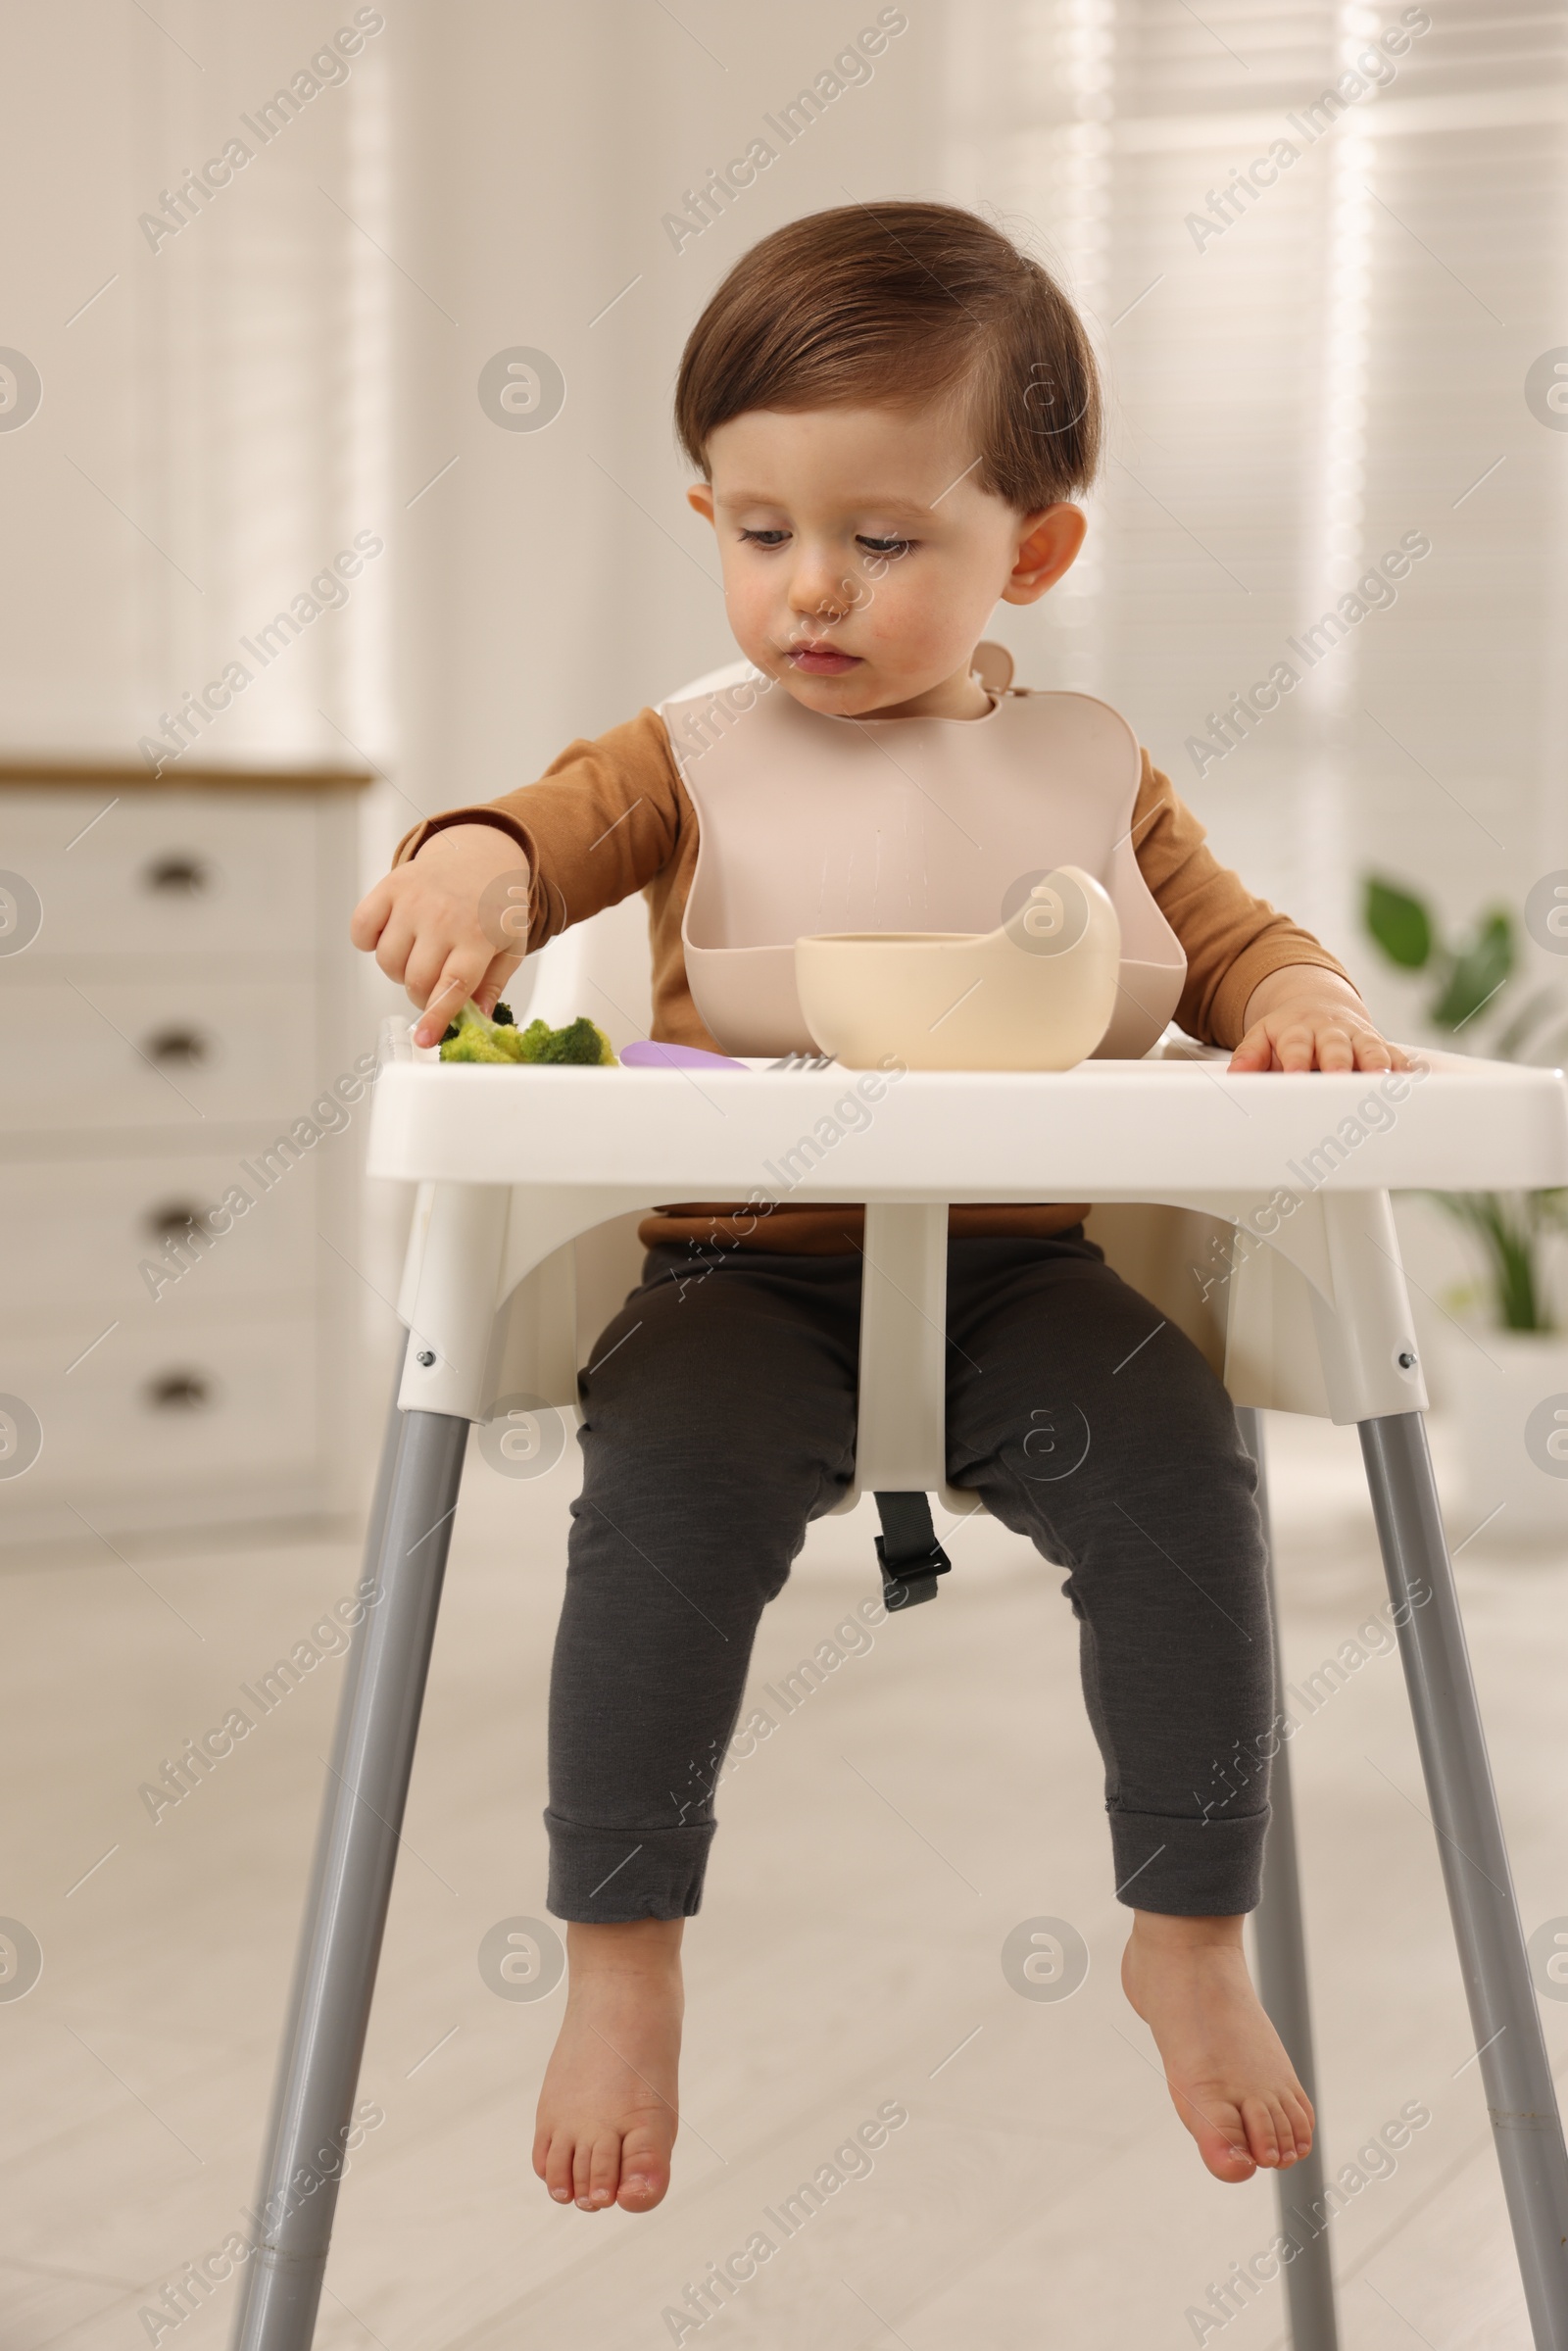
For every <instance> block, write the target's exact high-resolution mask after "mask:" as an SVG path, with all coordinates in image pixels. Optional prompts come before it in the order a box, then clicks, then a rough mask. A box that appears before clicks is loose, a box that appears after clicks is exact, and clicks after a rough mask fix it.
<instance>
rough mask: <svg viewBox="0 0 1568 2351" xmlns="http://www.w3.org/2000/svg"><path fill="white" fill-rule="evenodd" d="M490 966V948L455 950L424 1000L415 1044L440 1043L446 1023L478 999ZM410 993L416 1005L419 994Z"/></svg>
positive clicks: (413, 990) (411, 988)
mask: <svg viewBox="0 0 1568 2351" xmlns="http://www.w3.org/2000/svg"><path fill="white" fill-rule="evenodd" d="M489 963H490V950H489V948H488V946H481V947H478V948H473V947H468V948H454V949H453V951H452V953H451V954H450V955H448V956H447V959H446V961H445V962H444V963H443V965H442V966H441V971H440V975H439V977H438V978H437V980H436V982H435V985H434V987H433V988H432V989H431V990H430V992H429V994H428V996H426V998H425V1000H424V1010H423V1012H422V1013H421V1014H420V1016H419V1022H418V1026H417V1028H416V1030H415V1032H414V1042H415V1044H416V1045H439V1044H440V1042H441V1039H442V1037H443V1036H444V1035H445V1033H446V1027H447V1023H448V1022H449V1021H451V1020H455V1019H456V1018H457V1016H458V1013H459V1012H460V1011H461V1009H462V1007H463V1006H464V1004H466V1002H467V1001H468V998H469V997H470V996H474V997H476V995H477V991H478V988H479V984H480V982H481V981H482V980H483V978H484V975H485V972H486V970H487V968H488V966H489ZM409 994H410V995H411V996H412V997H413V998H414V1001H415V1003H416V1004H417V1003H418V1001H419V999H418V994H417V991H416V990H415V989H414V988H413V987H412V986H411V987H410V989H409Z"/></svg>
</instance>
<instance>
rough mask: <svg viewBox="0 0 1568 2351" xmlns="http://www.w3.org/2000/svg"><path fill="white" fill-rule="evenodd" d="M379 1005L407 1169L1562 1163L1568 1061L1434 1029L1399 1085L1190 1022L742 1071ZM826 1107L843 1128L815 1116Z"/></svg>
mask: <svg viewBox="0 0 1568 2351" xmlns="http://www.w3.org/2000/svg"><path fill="white" fill-rule="evenodd" d="M387 1028H388V1032H389V1034H388V1037H387V1040H386V1049H385V1057H384V1058H383V1062H382V1067H381V1072H380V1076H379V1080H378V1082H377V1085H376V1089H375V1102H374V1109H373V1113H372V1117H371V1125H370V1141H369V1160H368V1168H369V1173H370V1174H371V1175H375V1176H389V1177H394V1178H402V1179H404V1180H406V1181H415V1182H438V1183H457V1184H527V1185H534V1184H537V1185H548V1186H561V1185H574V1184H592V1185H632V1186H635V1187H637V1188H638V1189H639V1190H641V1191H643V1192H644V1193H645V1194H646V1197H647V1198H648V1199H649V1200H718V1199H727V1198H735V1199H745V1198H747V1197H749V1196H750V1195H751V1194H752V1193H753V1192H754V1191H756V1192H759V1193H761V1192H766V1193H771V1194H773V1195H774V1196H779V1195H782V1194H784V1193H787V1194H788V1195H789V1196H790V1197H791V1198H792V1199H794V1200H846V1199H849V1200H867V1199H874V1200H922V1199H923V1200H932V1199H939V1200H1039V1199H1041V1198H1046V1199H1058V1200H1088V1199H1094V1200H1117V1199H1124V1200H1139V1199H1148V1198H1150V1197H1151V1188H1152V1189H1153V1194H1154V1196H1155V1197H1159V1196H1164V1197H1169V1196H1170V1195H1171V1193H1172V1192H1178V1193H1192V1192H1197V1191H1222V1192H1235V1191H1238V1190H1246V1191H1253V1190H1262V1191H1265V1192H1271V1191H1273V1190H1275V1189H1281V1188H1283V1189H1286V1190H1293V1191H1296V1192H1301V1191H1317V1190H1325V1191H1334V1192H1344V1191H1351V1192H1384V1191H1391V1190H1394V1191H1397V1190H1401V1189H1405V1188H1414V1187H1422V1188H1427V1187H1431V1188H1437V1189H1441V1190H1444V1191H1458V1192H1463V1191H1483V1190H1493V1189H1514V1188H1530V1189H1534V1188H1537V1187H1543V1188H1544V1187H1547V1186H1551V1185H1557V1184H1568V1080H1565V1078H1564V1074H1563V1072H1562V1071H1561V1070H1559V1069H1530V1068H1521V1067H1519V1066H1518V1065H1517V1064H1516V1063H1513V1062H1505V1061H1482V1060H1474V1059H1470V1058H1468V1057H1466V1056H1465V1055H1463V1054H1459V1053H1423V1055H1422V1058H1423V1060H1424V1061H1425V1062H1426V1064H1427V1074H1425V1075H1420V1074H1418V1073H1417V1074H1411V1075H1409V1076H1408V1078H1407V1080H1406V1081H1405V1082H1406V1083H1407V1085H1408V1091H1407V1092H1406V1093H1405V1094H1404V1097H1403V1099H1402V1100H1400V1101H1390V1100H1389V1099H1388V1098H1387V1097H1386V1096H1383V1095H1382V1094H1380V1087H1381V1086H1382V1085H1383V1083H1384V1082H1385V1081H1384V1080H1383V1079H1382V1078H1380V1077H1378V1076H1376V1075H1368V1074H1367V1073H1365V1072H1364V1071H1357V1072H1351V1073H1349V1074H1347V1075H1343V1076H1341V1075H1333V1074H1328V1073H1325V1072H1324V1071H1322V1070H1313V1071H1311V1072H1310V1073H1303V1074H1297V1075H1286V1074H1284V1073H1282V1072H1279V1071H1274V1072H1270V1073H1266V1074H1264V1073H1256V1074H1250V1075H1246V1076H1231V1075H1229V1074H1228V1073H1227V1070H1226V1062H1227V1060H1228V1058H1229V1056H1228V1054H1226V1053H1221V1052H1218V1051H1207V1052H1205V1051H1204V1050H1202V1049H1201V1048H1199V1047H1196V1046H1188V1045H1179V1046H1177V1047H1175V1048H1174V1049H1172V1048H1171V1047H1170V1046H1168V1045H1167V1047H1166V1049H1165V1052H1164V1053H1163V1055H1160V1056H1155V1055H1151V1056H1149V1057H1148V1058H1147V1059H1144V1060H1141V1061H1112V1060H1101V1061H1083V1062H1080V1063H1079V1065H1078V1066H1077V1068H1075V1069H1069V1070H1064V1071H1060V1072H1054V1071H1010V1070H999V1071H994V1072H978V1071H970V1070H952V1071H949V1070H907V1071H906V1072H905V1073H904V1074H903V1075H902V1076H901V1075H899V1074H898V1073H896V1072H895V1073H891V1074H890V1075H889V1076H888V1077H887V1078H886V1079H885V1080H884V1079H883V1078H882V1075H881V1073H879V1072H866V1071H859V1070H851V1069H844V1068H841V1067H838V1066H834V1067H831V1068H828V1069H822V1070H795V1071H787V1070H769V1069H768V1068H767V1065H766V1064H765V1063H764V1062H761V1061H755V1062H752V1063H750V1064H749V1066H748V1069H747V1070H746V1071H745V1072H742V1071H740V1070H726V1069H722V1068H717V1069H711V1070H710V1069H573V1068H540V1067H524V1068H517V1069H515V1070H514V1069H500V1068H494V1067H489V1066H485V1067H475V1066H472V1065H471V1064H453V1063H450V1062H448V1063H443V1062H442V1061H440V1060H439V1058H438V1057H437V1055H436V1053H435V1052H434V1050H433V1049H432V1050H430V1051H427V1052H420V1051H417V1049H415V1048H414V1047H413V1046H412V1045H411V1044H410V1042H409V1030H408V1024H407V1023H406V1022H404V1021H402V1020H399V1019H394V1020H392V1021H389V1022H388V1024H387ZM867 1081H869V1084H868V1083H867ZM878 1085H880V1086H881V1087H882V1091H881V1093H880V1097H879V1098H878V1099H868V1097H869V1096H870V1095H871V1094H872V1093H873V1092H874V1090H875V1088H876V1087H877V1086H878ZM861 1087H865V1088H866V1091H865V1092H864V1093H862V1094H861V1095H860V1097H859V1101H860V1111H859V1115H860V1116H861V1117H862V1118H863V1120H864V1123H863V1124H860V1125H851V1124H849V1123H848V1121H846V1120H845V1119H842V1118H841V1119H835V1118H834V1104H835V1103H836V1102H843V1101H844V1100H845V1097H846V1096H847V1095H852V1094H854V1093H855V1092H856V1090H857V1089H858V1088H861ZM1369 1098H1372V1099H1373V1100H1374V1101H1375V1102H1376V1105H1377V1106H1376V1107H1375V1108H1374V1109H1373V1110H1372V1112H1371V1120H1381V1121H1383V1122H1384V1123H1382V1124H1378V1125H1374V1124H1372V1123H1371V1120H1369V1119H1368V1118H1367V1117H1365V1116H1363V1115H1362V1113H1361V1105H1362V1104H1364V1103H1366V1102H1368V1100H1369ZM856 1115H857V1114H856V1113H855V1112H853V1111H852V1112H851V1113H850V1116H851V1118H854V1117H855V1116H856ZM825 1121H832V1122H833V1125H834V1126H836V1127H837V1128H838V1129H839V1138H838V1139H836V1140H835V1139H834V1138H833V1136H832V1134H831V1132H830V1131H829V1130H826V1129H823V1130H822V1131H819V1127H820V1126H821V1122H825ZM805 1143H810V1144H811V1145H812V1147H813V1151H814V1154H815V1155H814V1156H813V1155H811V1154H809V1153H808V1152H806V1151H802V1149H801V1146H802V1145H803V1144H805ZM792 1153H794V1154H795V1156H794V1157H793V1159H792V1158H791V1156H790V1154H792ZM1314 1153H1315V1154H1317V1155H1316V1157H1315V1158H1314V1157H1313V1154H1314Z"/></svg>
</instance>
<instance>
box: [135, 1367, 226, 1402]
mask: <svg viewBox="0 0 1568 2351" xmlns="http://www.w3.org/2000/svg"><path fill="white" fill-rule="evenodd" d="M142 1394H143V1396H145V1397H146V1399H147V1402H148V1403H149V1404H150V1405H151V1406H152V1408H153V1410H154V1411H155V1412H202V1411H205V1410H206V1408H207V1406H208V1405H209V1404H210V1403H211V1402H212V1401H213V1396H214V1390H213V1383H212V1381H211V1380H210V1379H209V1378H208V1377H207V1374H206V1373H205V1372H200V1371H161V1372H157V1373H155V1374H154V1376H153V1377H152V1379H150V1380H149V1381H148V1382H147V1385H146V1387H145V1388H144V1389H143V1390H142Z"/></svg>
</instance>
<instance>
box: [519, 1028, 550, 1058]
mask: <svg viewBox="0 0 1568 2351" xmlns="http://www.w3.org/2000/svg"><path fill="white" fill-rule="evenodd" d="M552 1034H553V1031H552V1029H551V1026H550V1023H549V1021H548V1020H530V1021H529V1023H528V1025H527V1027H526V1028H525V1029H519V1030H518V1032H517V1044H518V1048H519V1050H520V1052H521V1053H522V1057H523V1059H524V1060H525V1061H537V1060H538V1058H539V1055H540V1053H541V1051H542V1050H543V1047H544V1044H545V1041H546V1039H547V1038H548V1037H550V1036H551V1035H552Z"/></svg>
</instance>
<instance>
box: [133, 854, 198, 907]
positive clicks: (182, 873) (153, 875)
mask: <svg viewBox="0 0 1568 2351" xmlns="http://www.w3.org/2000/svg"><path fill="white" fill-rule="evenodd" d="M141 878H142V886H143V888H144V889H148V890H155V891H158V892H159V893H160V894H161V895H162V896H164V897H166V898H197V897H199V896H200V895H201V893H202V891H204V890H208V889H211V887H212V880H213V869H212V867H211V866H210V865H209V864H208V863H207V862H206V860H205V859H204V858H202V857H192V856H190V855H189V853H188V852H185V851H180V850H172V851H171V852H170V853H169V854H168V855H167V856H165V857H154V858H153V859H152V860H151V861H150V863H148V864H147V865H145V866H143V868H142V877H141Z"/></svg>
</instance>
